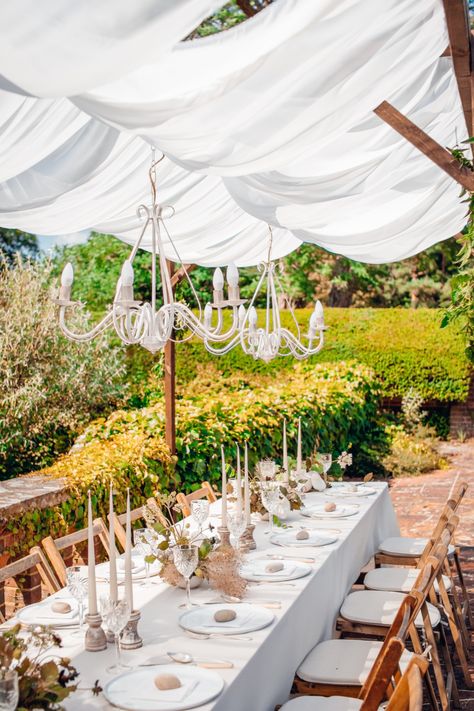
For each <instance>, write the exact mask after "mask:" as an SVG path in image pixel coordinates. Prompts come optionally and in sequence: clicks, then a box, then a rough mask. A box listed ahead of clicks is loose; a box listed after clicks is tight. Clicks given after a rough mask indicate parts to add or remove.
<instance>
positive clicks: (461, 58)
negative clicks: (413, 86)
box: [443, 0, 474, 136]
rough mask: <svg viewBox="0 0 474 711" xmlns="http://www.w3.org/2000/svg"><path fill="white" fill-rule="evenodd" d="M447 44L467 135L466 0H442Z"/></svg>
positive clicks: (469, 82) (470, 107) (468, 48)
mask: <svg viewBox="0 0 474 711" xmlns="http://www.w3.org/2000/svg"><path fill="white" fill-rule="evenodd" d="M443 5H444V14H445V16H446V25H447V28H448V36H449V46H450V49H451V52H450V54H451V57H452V59H453V69H454V73H455V74H456V81H457V84H458V90H459V96H460V97H461V103H462V107H463V111H464V118H465V120H466V126H467V130H468V134H469V136H472V135H473V132H474V126H473V93H474V91H473V89H474V87H473V78H472V54H473V53H472V35H471V27H470V22H469V9H468V6H467V2H466V0H443Z"/></svg>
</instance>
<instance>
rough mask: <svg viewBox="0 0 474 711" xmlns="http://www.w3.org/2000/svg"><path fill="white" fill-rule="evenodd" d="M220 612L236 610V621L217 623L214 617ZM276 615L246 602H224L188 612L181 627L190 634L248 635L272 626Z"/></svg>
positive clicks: (181, 621)
mask: <svg viewBox="0 0 474 711" xmlns="http://www.w3.org/2000/svg"><path fill="white" fill-rule="evenodd" d="M218 610H234V612H235V613H236V615H237V616H236V618H235V620H231V621H230V622H216V621H215V619H214V615H215V613H216V612H217V611H218ZM274 619H275V615H274V614H273V613H272V612H270V610H268V609H266V608H265V607H258V605H248V604H247V603H245V602H241V603H238V604H236V605H235V604H234V605H233V604H232V603H226V602H223V603H222V604H219V605H203V606H202V607H195V608H194V609H192V610H187V611H186V612H184V613H183V614H182V615H181V617H180V618H179V624H180V626H181V627H182V628H183V629H185V630H188V631H189V632H196V633H198V634H214V633H218V634H232V635H236V634H248V633H249V632H255V631H256V630H261V629H263V628H264V627H268V625H271V624H272V622H273V620H274Z"/></svg>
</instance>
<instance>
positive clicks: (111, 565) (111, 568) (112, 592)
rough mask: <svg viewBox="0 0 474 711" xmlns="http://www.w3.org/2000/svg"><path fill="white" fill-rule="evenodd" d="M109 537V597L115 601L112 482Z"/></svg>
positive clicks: (115, 577)
mask: <svg viewBox="0 0 474 711" xmlns="http://www.w3.org/2000/svg"><path fill="white" fill-rule="evenodd" d="M109 539H110V559H109V580H110V599H111V600H114V601H116V600H117V597H118V588H117V549H116V548H115V525H114V492H113V487H112V483H111V484H110V494H109Z"/></svg>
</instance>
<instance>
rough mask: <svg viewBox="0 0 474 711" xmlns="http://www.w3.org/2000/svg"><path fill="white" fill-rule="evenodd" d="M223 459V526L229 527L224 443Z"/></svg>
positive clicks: (222, 446)
mask: <svg viewBox="0 0 474 711" xmlns="http://www.w3.org/2000/svg"><path fill="white" fill-rule="evenodd" d="M221 460H222V504H221V513H222V527H223V528H227V472H226V469H225V452H224V445H222V444H221Z"/></svg>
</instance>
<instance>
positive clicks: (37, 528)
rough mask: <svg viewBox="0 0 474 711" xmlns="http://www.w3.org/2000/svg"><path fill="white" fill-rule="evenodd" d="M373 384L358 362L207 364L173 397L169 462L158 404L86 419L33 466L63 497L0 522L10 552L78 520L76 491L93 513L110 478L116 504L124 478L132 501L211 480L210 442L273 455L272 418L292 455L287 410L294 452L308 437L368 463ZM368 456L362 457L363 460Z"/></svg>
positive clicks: (278, 446)
mask: <svg viewBox="0 0 474 711" xmlns="http://www.w3.org/2000/svg"><path fill="white" fill-rule="evenodd" d="M377 403H378V390H377V386H376V383H375V381H374V378H373V375H372V373H371V372H370V370H368V369H367V368H365V367H364V366H360V365H351V364H345V363H340V364H337V365H330V366H327V365H319V366H316V367H313V366H309V367H308V366H307V365H306V364H296V365H293V366H292V367H290V368H289V369H288V371H287V372H286V374H285V378H284V379H275V378H273V377H271V376H256V375H253V376H252V378H249V379H248V380H245V379H243V378H242V377H240V376H239V375H237V376H233V377H229V378H228V379H226V380H220V381H219V380H218V379H216V373H215V370H214V369H213V368H209V369H208V370H207V371H206V372H201V377H200V379H199V381H198V382H195V383H193V384H191V385H190V386H189V388H188V390H187V391H185V392H184V394H183V396H182V397H181V398H180V399H179V400H178V401H177V462H176V466H175V468H173V466H172V462H171V460H170V455H169V450H167V448H166V446H165V444H164V441H163V433H164V404H163V402H162V401H160V402H157V403H156V404H155V405H153V406H152V407H147V408H141V409H136V410H127V411H117V412H114V413H113V414H112V415H111V416H110V417H109V418H107V419H100V420H97V421H96V422H95V423H93V424H92V425H91V426H90V427H89V428H88V429H87V430H86V432H85V433H84V434H83V435H82V437H81V439H80V442H79V446H78V448H77V449H76V451H73V452H71V453H70V454H68V455H66V456H64V457H62V458H61V459H59V460H58V461H57V462H56V463H55V464H54V465H53V466H52V467H49V468H48V469H46V470H43V471H42V472H41V473H42V474H45V475H46V476H52V477H64V478H65V480H66V482H67V484H68V486H69V488H70V496H69V497H68V499H67V501H65V502H64V503H63V504H60V505H58V506H55V507H51V508H50V509H46V510H44V511H41V513H40V512H27V513H24V514H22V515H21V516H19V517H17V518H15V519H13V520H11V521H9V523H8V529H9V530H10V531H13V532H14V533H17V532H19V531H20V530H21V531H22V534H23V535H22V536H21V537H18V538H17V539H16V542H15V545H14V546H13V547H12V549H11V550H10V553H11V554H12V555H19V554H21V553H25V552H26V551H27V550H28V549H29V547H30V546H31V545H32V544H34V543H36V542H38V541H39V540H40V539H41V538H42V537H44V536H45V535H47V534H48V533H51V534H52V535H58V534H60V533H62V532H64V531H66V530H68V529H69V528H71V527H81V526H84V524H85V519H84V511H85V497H86V494H87V490H88V489H89V488H90V489H91V490H92V492H93V500H94V513H95V515H102V516H105V515H106V513H107V497H108V488H109V485H110V481H113V483H114V488H115V491H116V493H117V501H118V508H119V509H121V510H123V509H124V508H125V506H124V492H125V489H126V487H127V486H128V485H130V486H131V491H132V498H133V503H134V505H135V506H138V505H139V504H140V503H142V502H143V501H144V500H145V499H146V497H147V496H149V495H150V494H151V493H152V492H153V490H154V489H173V488H179V489H180V490H184V491H190V490H192V489H195V488H197V487H198V486H199V485H200V483H201V481H202V480H204V479H208V480H210V481H211V482H214V483H219V482H220V476H221V465H220V445H221V443H223V444H224V445H225V447H226V450H227V455H228V459H229V461H230V460H231V457H232V456H233V455H234V454H235V442H236V441H237V442H239V443H240V444H241V445H243V443H244V442H245V441H247V442H248V443H249V451H250V463H251V464H252V465H253V464H255V462H256V461H258V460H259V459H262V458H265V457H275V458H276V459H280V458H281V454H282V423H283V418H284V417H286V419H287V422H288V440H289V454H290V456H291V455H292V454H293V455H296V425H297V418H298V417H299V416H301V417H302V424H303V444H304V452H303V454H304V456H308V455H309V454H310V453H311V451H312V450H313V447H314V445H315V441H318V443H319V448H320V451H330V452H333V453H334V454H336V455H337V454H339V453H340V452H341V451H342V450H344V449H348V448H351V451H352V452H353V454H354V462H355V464H354V467H353V468H354V470H355V473H357V474H361V473H363V472H364V471H366V469H367V466H369V460H370V456H371V454H372V452H371V451H370V449H368V443H370V446H372V443H373V441H374V439H376V438H377V432H378V430H379V425H378V424H377ZM370 464H372V463H370Z"/></svg>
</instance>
